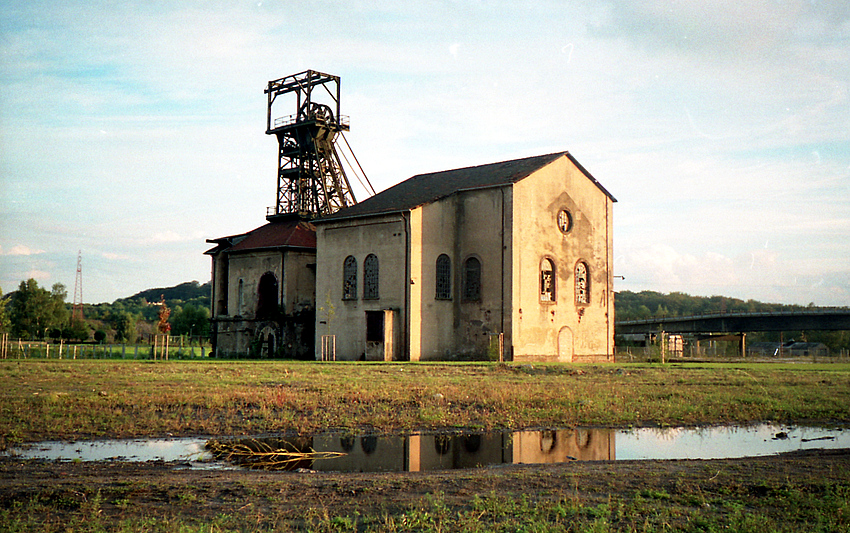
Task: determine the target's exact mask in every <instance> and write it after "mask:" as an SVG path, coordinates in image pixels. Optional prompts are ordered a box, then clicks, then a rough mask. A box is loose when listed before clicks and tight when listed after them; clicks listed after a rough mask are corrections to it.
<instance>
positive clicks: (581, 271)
mask: <svg viewBox="0 0 850 533" xmlns="http://www.w3.org/2000/svg"><path fill="white" fill-rule="evenodd" d="M589 303H590V276H589V275H588V272H587V263H585V262H583V261H579V262H578V263H576V304H578V305H587V304H589Z"/></svg>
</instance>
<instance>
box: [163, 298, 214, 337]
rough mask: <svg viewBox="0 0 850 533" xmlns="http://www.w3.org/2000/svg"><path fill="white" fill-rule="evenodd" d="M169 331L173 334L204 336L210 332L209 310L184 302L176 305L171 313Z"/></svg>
mask: <svg viewBox="0 0 850 533" xmlns="http://www.w3.org/2000/svg"><path fill="white" fill-rule="evenodd" d="M170 322H171V333H172V334H173V335H201V336H203V337H206V336H208V335H209V332H210V310H209V309H207V308H206V307H197V306H195V305H192V304H186V306H185V307H182V308H181V307H177V308H175V309H174V312H173V313H172V314H171V321H170Z"/></svg>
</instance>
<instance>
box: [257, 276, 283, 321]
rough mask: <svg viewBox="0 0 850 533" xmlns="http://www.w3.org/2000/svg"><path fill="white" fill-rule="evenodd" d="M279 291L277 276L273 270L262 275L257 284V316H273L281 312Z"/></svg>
mask: <svg viewBox="0 0 850 533" xmlns="http://www.w3.org/2000/svg"><path fill="white" fill-rule="evenodd" d="M277 293H278V285H277V277H275V275H274V274H272V273H271V272H266V273H265V274H263V275H262V276H260V283H259V284H258V285H257V315H256V316H257V318H266V317H271V316H274V315H276V314H277V313H278V312H279V309H278V302H277Z"/></svg>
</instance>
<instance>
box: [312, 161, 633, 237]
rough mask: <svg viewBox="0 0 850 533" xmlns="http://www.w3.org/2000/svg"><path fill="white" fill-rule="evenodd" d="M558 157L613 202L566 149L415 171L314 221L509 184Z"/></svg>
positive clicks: (398, 207) (419, 203)
mask: <svg viewBox="0 0 850 533" xmlns="http://www.w3.org/2000/svg"><path fill="white" fill-rule="evenodd" d="M561 157H567V158H569V159H570V161H572V162H573V164H575V166H576V167H577V168H578V169H579V170H580V171H581V172H582V173H583V174H584V175H585V176H587V178H588V179H589V180H591V181H592V182H593V183H594V184H595V185H596V186H597V187H598V188H599V189H600V190H601V191H602V192H603V193H605V195H606V196H608V197H609V198H611V200H612V201H615V202H616V201H617V200H616V199H615V198H614V197H613V196H611V194H610V193H609V192H608V191H607V190H605V188H604V187H602V185H601V184H600V183H599V182H598V181H596V179H595V178H594V177H593V176H591V175H590V173H589V172H588V171H587V170H586V169H585V168H584V167H583V166H581V164H580V163H579V162H578V161H576V159H575V158H574V157H573V156H572V155H571V154H570V153H569V152H556V153H553V154H546V155H539V156H534V157H526V158H523V159H514V160H511V161H502V162H499V163H490V164H487V165H479V166H474V167H465V168H459V169H455V170H444V171H442V172H432V173H429V174H419V175H416V176H413V177H412V178H409V179H407V180H405V181H403V182H401V183H399V184H397V185H394V186H392V187H390V188H389V189H386V190H385V191H382V192H380V193H378V194H376V195H375V196H372V197H371V198H367V199H366V200H363V201H362V202H360V203H358V204H355V205H353V206H351V207H347V208H345V209H341V210H339V211H337V212H336V213H334V214H332V215H328V216H325V217H322V218H321V219H319V220H317V221H316V222H317V223H321V222H323V221H331V220H338V219H344V218H355V217H363V216H372V215H380V214H385V213H397V212H401V211H409V210H411V209H414V208H416V207H419V206H422V205H425V204H429V203H431V202H435V201H437V200H439V199H441V198H445V197H447V196H450V195H452V194H454V193H456V192H458V191H465V190H472V189H483V188H488V187H501V186H505V185H510V184H513V183H516V182H518V181H520V180H522V179H524V178H526V177H528V176H529V175H531V174H532V173H534V172H535V171H537V170H539V169H541V168H543V167H544V166H546V165H548V164H550V163H552V162H553V161H555V160H557V159H559V158H561Z"/></svg>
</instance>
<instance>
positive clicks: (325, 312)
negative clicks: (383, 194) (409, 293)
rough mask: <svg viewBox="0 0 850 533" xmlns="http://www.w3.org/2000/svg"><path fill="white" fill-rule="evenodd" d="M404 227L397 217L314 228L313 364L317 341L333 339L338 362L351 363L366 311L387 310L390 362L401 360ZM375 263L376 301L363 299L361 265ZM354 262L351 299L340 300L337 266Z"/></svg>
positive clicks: (361, 341)
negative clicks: (390, 316)
mask: <svg viewBox="0 0 850 533" xmlns="http://www.w3.org/2000/svg"><path fill="white" fill-rule="evenodd" d="M408 238H409V237H408V234H407V223H406V222H405V220H403V219H402V217H401V215H387V216H383V217H373V218H370V219H366V220H360V219H355V220H348V221H341V222H327V223H321V224H317V227H316V239H317V244H318V246H317V255H316V272H317V276H316V307H317V312H316V358H317V359H319V358H321V348H322V335H335V336H336V356H337V359H338V360H356V359H359V358H360V356H361V355H363V353H364V352H365V348H366V311H379V310H385V309H393V310H394V311H396V312H395V313H394V314H393V316H394V321H395V323H394V328H393V332H394V339H393V342H395V346H396V349H395V350H394V353H395V357H396V358H403V357H405V356H406V353H405V347H404V346H402V345H401V344H400V343H401V340H402V339H404V338H405V335H406V332H405V331H404V330H403V325H404V314H405V305H404V304H405V297H406V294H405V288H406V286H407V285H408V284H409V281H407V280H406V279H405V278H406V260H405V259H406V253H407V239H408ZM370 253H373V254H375V255H376V256H377V257H378V262H379V263H378V264H379V273H380V275H379V299H378V300H364V299H363V281H364V280H363V260H364V259H365V258H366V256H367V255H369V254H370ZM349 255H353V256H354V257H355V258H356V259H357V299H356V300H343V299H342V282H343V275H342V273H343V263H344V262H345V258H346V257H348V256H349Z"/></svg>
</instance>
